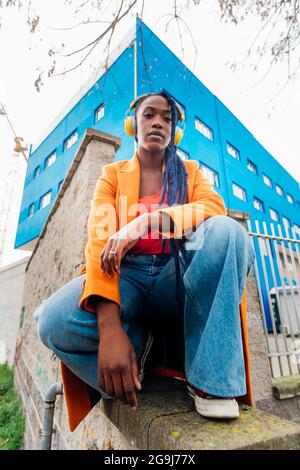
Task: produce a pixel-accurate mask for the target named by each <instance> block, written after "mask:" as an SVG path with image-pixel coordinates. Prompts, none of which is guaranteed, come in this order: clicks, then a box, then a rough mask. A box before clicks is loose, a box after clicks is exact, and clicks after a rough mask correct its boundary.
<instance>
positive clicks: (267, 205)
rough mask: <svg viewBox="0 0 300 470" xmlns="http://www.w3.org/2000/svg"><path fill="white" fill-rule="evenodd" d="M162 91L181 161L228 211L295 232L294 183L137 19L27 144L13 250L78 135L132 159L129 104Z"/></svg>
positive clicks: (34, 226) (55, 183) (45, 202)
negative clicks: (169, 101)
mask: <svg viewBox="0 0 300 470" xmlns="http://www.w3.org/2000/svg"><path fill="white" fill-rule="evenodd" d="M161 89H165V90H167V91H168V92H169V93H170V94H171V95H172V96H173V97H174V98H175V99H176V100H177V101H178V102H179V103H180V104H181V105H182V106H183V108H184V110H185V133H184V137H183V139H182V140H181V142H180V146H179V149H178V151H179V153H180V155H181V156H182V157H183V158H190V159H195V160H198V161H199V163H200V167H201V169H202V171H203V172H204V173H205V174H206V175H207V177H208V178H209V179H210V181H211V182H212V184H213V185H214V187H215V189H216V191H217V192H218V193H219V194H220V195H221V196H222V197H223V198H224V201H225V204H226V206H227V207H228V208H230V209H236V210H240V211H244V212H248V213H249V214H250V217H251V219H252V220H258V221H259V222H263V221H266V222H267V223H271V222H275V224H276V223H279V224H283V226H287V227H288V226H290V227H296V228H299V227H300V188H299V183H298V182H297V181H296V180H295V179H294V178H293V177H292V176H291V175H290V174H289V173H288V172H287V171H286V170H285V169H284V168H283V167H282V165H280V163H279V162H278V161H276V159H275V158H273V157H272V155H270V154H269V153H268V152H267V150H266V149H264V147H263V146H262V145H261V144H260V143H259V142H258V141H257V140H256V139H255V138H254V136H253V135H252V134H251V133H250V132H249V131H248V130H247V129H246V128H245V126H244V125H243V124H242V123H241V122H240V121H239V120H238V119H237V118H236V117H235V116H234V115H233V113H231V111H230V110H229V109H228V108H227V107H226V106H225V105H224V104H223V103H222V102H221V101H220V100H219V99H218V98H217V97H216V96H214V95H213V94H212V93H211V92H210V91H209V89H208V88H207V87H205V86H204V85H203V84H202V83H201V81H200V80H199V79H198V78H197V77H195V76H194V75H193V74H192V73H191V71H190V70H189V69H188V68H187V67H185V65H184V64H183V63H182V62H181V61H180V60H179V59H178V58H177V57H176V56H175V55H174V54H173V53H172V52H171V51H170V49H168V47H166V45H165V44H164V43H163V42H162V41H161V40H160V39H159V38H158V37H157V36H156V35H155V34H154V33H153V32H152V31H151V30H150V29H149V28H148V27H147V26H146V25H145V24H144V23H143V22H141V21H140V19H139V18H137V19H136V24H135V27H134V29H133V30H132V31H131V32H130V33H129V34H128V35H127V37H126V39H125V41H124V42H122V44H121V45H120V47H119V48H118V51H117V52H116V53H115V56H114V57H112V59H111V63H110V66H109V69H108V71H107V74H106V75H105V76H104V75H103V74H102V75H101V71H99V72H98V76H95V77H94V78H92V79H91V80H90V81H89V82H88V83H87V84H86V85H85V87H84V89H83V90H81V92H80V95H78V96H76V97H74V99H73V101H72V102H71V103H69V104H68V105H67V107H66V109H65V110H63V111H62V113H61V116H58V117H57V118H56V120H55V121H54V123H52V124H51V126H50V129H49V130H48V131H46V133H45V134H44V136H43V137H42V138H41V139H40V141H39V142H37V144H35V145H34V146H31V149H30V158H29V161H28V168H27V174H26V179H25V184H24V191H23V199H22V204H21V210H20V215H19V224H18V228H17V233H16V239H15V248H21V249H32V248H33V246H34V244H35V241H36V240H37V237H38V236H39V234H40V232H41V230H42V228H43V225H44V223H45V222H46V219H47V216H48V214H49V211H50V209H51V207H52V205H53V202H54V200H55V198H56V196H57V194H58V191H59V188H60V185H61V183H62V181H63V179H64V177H65V175H66V173H67V171H68V168H69V166H70V164H71V163H72V161H73V158H74V155H75V153H76V150H77V148H78V146H79V145H80V141H81V139H82V138H83V135H84V133H85V130H86V129H87V128H89V127H92V128H95V129H98V130H101V131H103V132H108V133H109V134H113V135H115V136H117V137H119V138H120V139H121V147H120V149H119V150H118V152H117V154H116V159H117V160H122V159H128V158H131V157H132V155H133V152H134V139H133V138H131V137H128V136H127V135H126V134H125V132H124V116H125V114H126V111H127V110H128V107H129V104H130V102H131V101H132V99H133V98H134V97H135V96H137V95H140V94H142V93H146V92H153V91H157V90H161Z"/></svg>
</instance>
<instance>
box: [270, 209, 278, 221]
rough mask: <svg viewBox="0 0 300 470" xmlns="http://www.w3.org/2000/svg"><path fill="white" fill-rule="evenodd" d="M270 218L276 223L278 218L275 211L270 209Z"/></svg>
mask: <svg viewBox="0 0 300 470" xmlns="http://www.w3.org/2000/svg"><path fill="white" fill-rule="evenodd" d="M270 216H271V219H272V220H274V221H275V222H278V220H279V216H278V212H277V211H275V209H272V208H270Z"/></svg>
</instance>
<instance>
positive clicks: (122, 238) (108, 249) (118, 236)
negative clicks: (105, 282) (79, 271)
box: [100, 213, 150, 277]
mask: <svg viewBox="0 0 300 470" xmlns="http://www.w3.org/2000/svg"><path fill="white" fill-rule="evenodd" d="M149 223H150V214H149V213H144V214H142V215H140V216H138V217H136V218H135V219H134V220H132V221H131V222H129V224H127V225H125V226H124V227H123V228H121V230H119V231H118V232H116V233H114V234H113V235H112V236H111V237H109V239H108V240H107V242H106V245H105V247H104V248H103V250H102V252H101V255H100V260H101V262H100V264H101V270H102V272H103V273H107V274H108V275H109V276H111V277H113V276H114V272H117V273H118V274H120V266H121V259H122V258H123V256H124V255H125V254H126V253H127V251H128V250H130V248H132V247H133V246H134V245H135V244H136V243H137V241H138V239H139V238H140V237H142V236H143V235H144V233H145V232H146V230H148V227H149Z"/></svg>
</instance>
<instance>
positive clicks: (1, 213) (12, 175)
mask: <svg viewBox="0 0 300 470" xmlns="http://www.w3.org/2000/svg"><path fill="white" fill-rule="evenodd" d="M0 116H4V117H5V118H6V119H7V122H8V124H9V127H10V129H11V131H12V133H13V136H14V141H15V148H14V150H13V154H12V158H10V160H9V168H8V174H7V176H6V179H5V184H4V185H3V193H2V195H0V197H1V196H2V197H1V201H0V267H1V265H2V259H3V253H4V245H5V240H6V235H7V227H8V222H9V216H10V212H11V204H12V201H13V195H14V191H15V188H16V186H15V185H16V181H17V179H18V178H17V177H18V168H19V161H18V160H19V156H20V154H22V155H23V157H24V159H25V161H26V163H27V161H28V157H27V155H26V153H25V152H26V151H27V150H28V147H27V145H26V144H25V142H24V140H23V138H22V137H18V136H17V134H16V132H15V129H14V127H13V125H12V122H11V120H10V119H9V117H8V114H7V110H6V109H5V107H4V105H3V104H2V103H1V102H0Z"/></svg>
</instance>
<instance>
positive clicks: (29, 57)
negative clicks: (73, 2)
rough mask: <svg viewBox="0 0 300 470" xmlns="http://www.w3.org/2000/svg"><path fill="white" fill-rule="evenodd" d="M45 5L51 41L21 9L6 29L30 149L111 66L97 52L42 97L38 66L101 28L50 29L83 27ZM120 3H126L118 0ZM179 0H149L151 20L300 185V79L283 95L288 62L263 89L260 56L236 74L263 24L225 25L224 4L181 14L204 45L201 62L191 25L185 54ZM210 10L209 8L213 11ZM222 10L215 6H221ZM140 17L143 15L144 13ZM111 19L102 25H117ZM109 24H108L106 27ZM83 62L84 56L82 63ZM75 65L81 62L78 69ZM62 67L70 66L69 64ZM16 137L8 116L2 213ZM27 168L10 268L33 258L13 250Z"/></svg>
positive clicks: (11, 84)
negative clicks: (174, 12)
mask: <svg viewBox="0 0 300 470" xmlns="http://www.w3.org/2000/svg"><path fill="white" fill-rule="evenodd" d="M33 3H39V4H40V5H41V3H42V5H43V6H42V10H39V12H40V14H41V27H42V34H43V37H45V38H46V41H42V42H37V41H34V38H33V37H32V35H30V34H29V33H28V27H27V26H26V22H25V20H24V15H23V14H20V13H17V11H15V10H11V11H7V12H6V14H5V18H4V20H3V27H2V28H1V29H0V101H2V102H4V104H5V106H6V108H7V111H8V113H9V116H10V119H11V121H12V123H13V125H14V127H15V129H16V132H17V134H18V135H21V136H22V137H23V138H24V139H25V140H26V141H27V142H28V143H34V142H35V141H36V140H37V138H38V137H39V135H40V134H41V133H42V132H43V130H44V129H45V128H47V126H48V125H49V123H50V122H51V120H52V119H54V117H55V116H56V115H57V114H58V113H59V112H60V110H61V109H62V108H63V107H64V106H65V105H66V104H67V102H68V101H69V100H70V99H71V98H72V96H73V95H74V94H75V93H76V92H77V91H78V89H79V88H80V86H81V85H82V84H83V83H84V82H86V80H87V79H88V78H89V76H90V75H91V73H92V72H93V70H94V67H96V66H97V64H99V63H101V62H102V63H103V61H104V57H105V56H103V52H102V51H103V48H104V47H103V46H102V47H101V46H100V47H98V48H96V50H95V53H94V54H93V55H91V61H90V62H87V63H85V64H84V65H83V66H82V67H81V68H80V69H77V70H76V71H74V72H71V73H68V74H67V75H66V76H65V77H56V78H51V79H48V80H46V81H45V86H44V87H42V89H41V92H40V93H37V92H36V90H35V88H34V86H33V82H34V79H35V78H36V77H37V71H36V68H37V67H38V66H41V67H43V66H47V65H48V64H50V61H49V57H48V56H47V51H48V49H49V46H51V45H52V41H56V43H57V41H58V39H59V40H60V43H61V42H64V43H65V44H67V45H69V49H67V50H68V51H70V52H71V51H72V50H75V49H76V48H79V47H80V46H81V45H84V44H86V42H87V41H89V40H91V39H93V38H94V37H96V35H97V33H98V28H99V24H95V25H93V26H87V25H83V26H81V27H80V28H79V29H72V30H70V31H68V32H65V33H62V32H58V31H54V30H52V29H50V27H56V28H58V27H60V28H62V27H67V26H70V25H73V24H75V23H77V21H78V15H77V18H76V19H74V20H73V19H72V17H70V12H69V10H68V9H67V8H66V7H64V1H63V0H51V1H48V2H37V0H35V2H33ZM111 3H112V4H113V3H115V5H119V1H117V0H115V1H114V2H111ZM172 4H173V1H172V0H164V1H163V2H162V1H161V0H152V1H151V2H150V1H147V0H146V2H145V8H144V13H143V20H144V21H145V23H146V24H147V26H148V27H150V28H151V29H152V30H153V31H154V33H155V34H156V35H157V36H158V37H159V38H160V39H161V40H162V41H164V42H165V44H166V45H167V46H168V47H169V48H170V49H171V50H172V51H173V52H174V53H175V54H176V55H177V56H178V57H180V59H181V60H182V61H183V63H184V64H185V65H186V66H188V67H189V69H190V70H192V71H193V72H194V74H195V75H196V76H197V77H198V78H199V79H200V80H201V81H202V82H203V83H204V85H205V86H206V87H207V88H208V89H209V90H210V91H211V92H212V93H214V94H215V95H216V96H217V97H218V98H219V99H220V100H221V101H222V102H223V103H224V104H225V105H226V106H227V107H228V108H229V109H230V110H231V111H232V112H233V113H234V114H235V115H236V116H237V118H238V119H239V120H240V121H241V122H242V123H243V124H244V125H245V126H246V127H247V128H248V129H249V131H250V132H251V133H252V134H253V135H254V137H255V138H256V139H257V140H258V141H259V142H260V143H261V144H262V145H263V146H264V147H265V148H266V149H267V150H268V151H269V152H270V153H271V154H272V155H273V157H274V158H276V160H278V162H279V163H281V165H282V166H283V167H284V168H285V169H286V170H287V171H288V172H289V173H290V174H291V175H292V176H293V177H294V178H295V179H296V180H297V181H300V165H299V129H298V127H299V124H298V125H297V122H299V108H300V107H299V105H300V91H299V90H300V87H299V82H300V80H299V79H298V81H296V82H295V83H294V86H293V87H292V86H288V87H287V88H286V89H285V91H284V92H283V93H282V94H281V95H279V96H278V97H276V94H277V93H278V91H279V89H280V87H281V85H282V83H283V81H284V77H285V75H284V74H285V72H286V64H285V63H281V64H279V65H278V66H276V68H274V69H273V71H271V73H270V74H269V75H268V76H267V77H266V78H265V80H263V81H262V82H261V83H259V84H258V85H256V84H257V83H258V82H259V81H260V80H261V78H262V77H263V76H264V74H265V71H266V69H267V67H268V62H267V61H265V63H262V67H261V68H260V69H259V70H258V71H257V72H254V71H253V70H252V68H251V64H253V63H255V60H256V59H255V56H253V57H252V59H251V60H250V61H249V62H246V63H245V66H244V67H243V68H239V69H238V70H237V71H235V72H233V71H232V70H231V69H230V67H229V66H228V65H226V62H227V61H228V60H234V59H235V60H242V59H243V58H244V57H245V56H246V54H247V50H248V48H249V45H250V44H251V42H252V40H253V39H254V36H255V34H256V33H257V31H258V28H259V24H260V23H259V19H258V18H252V19H250V20H249V21H247V22H243V23H241V25H240V26H239V27H235V26H234V25H232V24H225V23H221V22H220V19H219V18H220V16H219V11H218V7H217V2H216V1H215V2H214V1H210V2H206V3H205V5H201V6H199V7H196V8H193V9H191V10H190V11H184V12H182V13H181V15H182V18H183V19H184V21H185V23H186V24H187V25H188V27H189V29H190V30H191V33H192V35H193V38H194V42H195V44H196V46H197V49H198V52H197V61H196V64H194V61H195V50H194V45H193V42H192V40H191V38H190V35H189V33H188V31H187V28H186V27H185V26H184V24H183V23H180V24H181V35H182V38H183V47H184V52H183V51H182V50H181V43H180V40H179V34H178V28H177V24H176V22H175V21H174V20H173V21H172V22H171V24H170V25H169V27H168V29H167V32H166V31H165V28H166V24H167V21H168V19H170V17H168V16H164V15H166V14H167V13H170V11H171V5H172ZM208 4H209V7H208V6H207V5H208ZM214 5H215V6H214ZM136 11H137V10H135V11H134V12H133V13H132V15H131V16H128V17H127V19H126V20H123V22H122V23H121V24H120V25H119V28H118V30H117V31H116V34H115V37H114V38H113V41H112V48H113V46H115V45H117V44H118V43H119V41H120V39H121V38H122V37H123V36H124V35H125V34H126V32H127V31H128V30H129V29H131V27H132V26H133V25H134V22H135V13H136ZM139 11H140V9H139ZM110 18H111V17H110V16H109V15H108V14H107V15H106V16H105V17H102V19H110ZM100 26H101V25H100ZM76 60H77V58H76ZM73 64H74V63H73ZM59 65H60V66H63V65H65V66H70V65H72V63H71V62H68V63H66V62H65V59H64V62H63V61H62V60H61V61H60V62H59ZM13 144H14V142H13V139H12V135H11V132H10V129H9V128H8V125H7V122H6V120H5V119H4V118H3V117H1V116H0V207H1V202H2V199H3V192H4V187H5V184H6V182H7V174H8V171H9V162H10V161H11V158H12V148H13ZM25 172H26V164H25V162H24V161H23V158H22V157H20V158H19V161H18V165H17V177H16V181H15V184H14V188H13V203H12V210H11V214H10V220H9V225H8V234H7V240H6V244H5V254H4V258H3V262H2V265H5V264H8V263H10V262H13V261H15V260H17V259H20V258H21V257H22V256H24V254H27V253H26V252H21V253H20V252H17V251H16V250H13V249H12V246H13V241H14V237H15V231H16V225H17V221H18V213H19V207H20V203H21V197H22V190H23V181H24V177H25Z"/></svg>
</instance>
